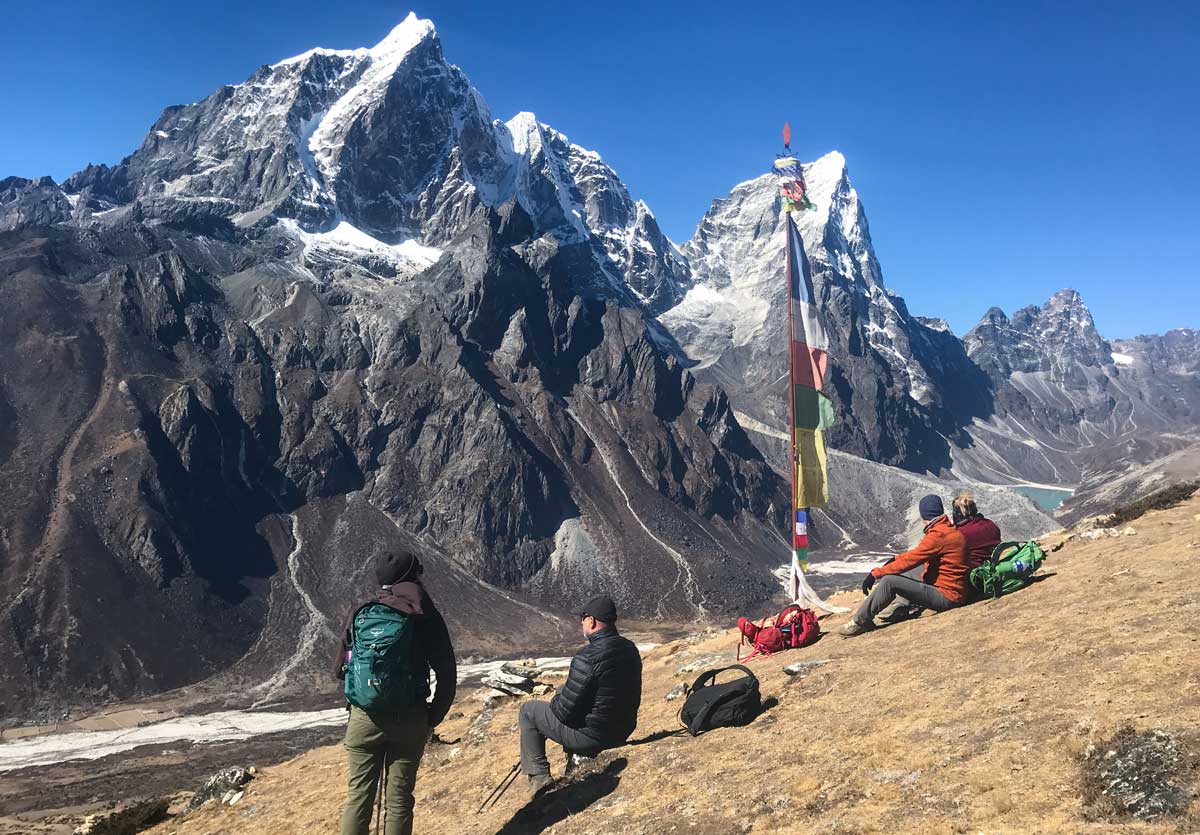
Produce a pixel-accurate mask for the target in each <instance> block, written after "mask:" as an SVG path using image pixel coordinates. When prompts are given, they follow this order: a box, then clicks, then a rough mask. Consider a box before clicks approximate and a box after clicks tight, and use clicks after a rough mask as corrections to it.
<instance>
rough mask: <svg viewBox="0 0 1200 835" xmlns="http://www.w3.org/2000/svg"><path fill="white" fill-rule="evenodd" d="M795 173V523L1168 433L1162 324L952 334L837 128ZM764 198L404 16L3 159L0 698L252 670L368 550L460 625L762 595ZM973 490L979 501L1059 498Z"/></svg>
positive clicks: (1105, 453) (843, 538)
mask: <svg viewBox="0 0 1200 835" xmlns="http://www.w3.org/2000/svg"><path fill="white" fill-rule="evenodd" d="M805 172H806V177H807V179H808V182H809V185H810V187H811V191H812V194H813V198H814V201H815V203H816V205H817V209H816V211H813V212H808V213H806V214H804V215H802V216H801V218H800V225H801V228H802V234H803V236H804V240H805V244H806V247H807V248H808V251H809V254H810V257H811V259H812V261H813V265H814V270H815V274H816V290H817V297H818V300H819V302H820V304H821V307H822V309H823V311H824V312H825V315H826V317H827V319H828V326H829V331H830V334H831V338H832V339H833V343H834V344H833V345H832V347H831V354H832V358H833V370H832V373H831V377H830V387H829V390H830V392H831V395H832V396H833V397H834V398H835V400H836V402H837V405H838V415H839V423H838V425H837V426H836V427H835V429H834V430H832V432H831V433H830V440H831V443H832V445H833V446H834V447H835V448H836V449H838V450H840V451H841V452H840V453H839V454H835V455H834V456H833V457H832V459H831V477H832V478H833V481H834V488H835V491H834V503H833V505H832V506H831V507H830V508H829V510H828V512H826V513H824V514H823V515H821V516H818V518H817V524H818V527H817V536H818V540H819V542H820V543H821V545H822V547H823V548H824V549H825V551H826V552H827V553H828V554H829V555H831V556H838V555H846V554H852V553H860V552H869V551H876V550H888V549H891V548H895V547H900V546H901V545H902V544H903V543H904V541H905V540H906V539H907V538H908V537H909V536H910V535H911V532H912V525H911V522H912V519H911V518H910V514H911V506H912V503H913V501H914V499H915V497H917V496H918V495H919V494H920V493H921V492H923V491H927V490H931V489H942V490H944V491H946V492H947V493H948V492H949V491H950V490H952V489H957V488H958V487H960V486H961V484H960V482H961V481H962V480H968V481H984V482H990V483H993V484H1008V483H1016V482H1025V481H1033V482H1039V483H1050V484H1061V485H1071V486H1073V485H1076V484H1079V483H1081V482H1082V481H1083V480H1084V479H1085V478H1087V477H1092V476H1094V475H1095V474H1096V473H1101V472H1110V471H1113V470H1114V468H1120V467H1125V466H1128V465H1133V464H1139V465H1141V464H1146V463H1148V462H1153V461H1155V460H1157V459H1158V458H1160V457H1161V456H1163V455H1164V454H1166V453H1168V452H1172V451H1174V450H1176V449H1182V448H1183V447H1184V446H1186V445H1187V444H1188V443H1189V442H1191V441H1194V440H1195V431H1196V415H1197V408H1198V407H1200V375H1198V374H1197V370H1198V368H1200V339H1198V338H1197V336H1196V333H1195V332H1191V331H1178V332H1172V333H1170V334H1167V335H1165V336H1161V337H1141V338H1139V339H1137V340H1132V341H1128V342H1120V343H1115V344H1109V343H1108V342H1106V341H1105V340H1103V339H1102V338H1101V337H1100V336H1099V335H1098V334H1097V333H1096V332H1095V328H1094V325H1093V324H1092V321H1091V316H1090V314H1088V312H1087V309H1086V307H1085V306H1084V305H1083V302H1082V300H1081V299H1079V297H1078V295H1077V294H1075V293H1074V292H1072V291H1063V292H1061V293H1059V294H1057V295H1056V296H1055V297H1054V298H1053V299H1051V301H1050V302H1049V303H1048V304H1047V305H1046V306H1045V307H1044V308H1041V309H1037V308H1027V309H1025V310H1022V311H1019V312H1018V313H1016V314H1014V315H1013V317H1012V319H1008V318H1007V317H1006V316H1005V315H1004V314H1003V313H1001V312H1000V311H998V310H995V309H993V310H991V311H989V312H988V314H987V315H986V316H985V317H984V319H983V321H982V322H981V323H980V325H979V326H977V327H976V328H975V329H974V330H973V331H972V332H971V333H970V334H968V335H967V336H966V337H965V338H964V339H962V340H960V339H958V338H957V337H956V336H954V335H953V334H952V333H950V331H949V329H948V328H946V327H945V325H944V323H941V322H939V321H937V320H931V319H925V318H922V317H917V316H914V315H912V314H910V313H909V311H908V310H907V308H906V306H905V304H904V301H903V299H901V298H900V297H899V296H897V295H895V294H894V293H892V292H891V291H889V290H887V289H886V288H885V287H884V285H883V280H882V271H881V269H880V266H879V263H878V261H877V259H876V257H875V255H874V252H873V249H872V246H871V240H870V233H869V230H868V227H867V221H866V215H865V213H864V210H863V208H862V205H861V203H860V202H859V199H858V195H857V193H856V192H855V190H854V188H853V187H852V186H851V184H850V180H849V176H848V174H847V171H846V166H845V161H844V159H843V158H842V157H841V155H840V154H837V153H832V154H829V155H827V156H825V157H823V158H822V159H820V160H818V161H817V162H815V163H812V164H811V165H808V166H806V168H805ZM780 223H781V221H780V219H779V213H778V209H777V207H776V205H775V190H774V184H773V182H772V181H771V178H770V177H760V178H757V179H754V180H750V181H747V182H745V183H742V184H740V185H738V186H736V187H735V188H734V189H733V190H732V191H731V192H730V194H729V195H728V196H726V197H724V198H720V199H718V200H716V201H714V203H713V206H712V208H711V209H710V210H709V212H708V213H707V214H706V215H705V216H704V218H703V219H702V221H701V222H700V225H699V226H698V228H697V231H696V234H695V235H694V236H693V238H692V239H691V240H690V241H687V242H685V243H683V244H682V245H678V246H677V245H676V244H674V243H673V242H671V241H670V240H668V239H667V238H666V237H665V236H664V235H663V233H662V232H661V231H660V229H659V228H658V224H657V222H656V221H655V218H654V215H653V213H652V212H651V210H650V208H649V207H648V206H646V205H645V203H643V202H641V201H635V200H633V199H632V197H631V195H630V193H629V190H628V189H627V188H626V186H625V185H624V184H623V183H622V181H621V180H620V178H619V177H618V176H617V174H616V173H615V172H614V171H613V170H612V169H611V168H610V167H609V166H608V165H606V164H605V163H604V161H603V160H602V158H601V157H600V156H599V155H598V154H596V153H595V152H593V151H590V150H587V149H585V148H583V147H581V146H579V145H576V144H574V143H572V142H570V141H569V140H568V139H567V137H565V136H563V135H562V134H561V133H559V132H557V131H555V130H553V129H552V128H550V127H549V126H547V125H545V124H542V123H540V122H538V121H537V119H536V118H535V117H534V116H532V115H531V114H527V113H522V114H518V115H517V116H515V117H513V118H512V119H510V120H508V121H507V122H502V121H499V120H495V119H493V118H492V116H491V114H490V113H489V111H488V109H487V106H486V104H485V103H484V100H483V98H482V97H481V96H480V95H479V93H478V92H477V91H476V90H475V89H474V88H473V87H471V85H470V83H469V82H468V81H467V79H466V78H465V76H464V75H463V74H462V72H461V71H460V70H459V69H458V68H457V67H455V66H453V65H451V64H449V63H448V62H447V61H446V59H445V58H444V56H443V53H442V47H441V43H440V41H439V39H438V37H437V35H436V33H435V32H434V29H433V26H432V24H430V23H429V22H428V21H422V20H419V19H417V18H415V17H413V16H410V17H409V18H408V19H406V20H405V21H404V22H403V23H401V24H400V25H399V26H398V27H397V28H396V29H395V30H394V31H393V32H392V33H391V34H389V35H388V37H387V38H385V39H384V40H383V41H382V42H381V43H380V44H378V45H377V46H375V47H372V48H370V49H357V50H326V49H316V50H312V51H310V52H308V53H305V54H304V55H300V56H297V57H295V58H291V59H288V60H285V61H281V62H279V63H276V64H273V65H270V66H264V67H262V68H260V69H259V70H258V71H257V72H256V73H255V74H254V75H252V76H251V77H250V78H249V79H247V80H246V81H245V82H243V83H241V84H238V85H234V86H226V87H222V88H220V89H219V90H217V91H216V92H215V93H213V94H212V95H211V96H209V97H208V98H206V99H204V100H203V101H200V102H197V103H194V104H190V105H183V106H175V107H170V108H168V109H167V110H166V111H164V113H163V114H162V116H161V117H160V118H159V119H158V121H156V122H155V124H154V125H152V126H151V128H150V131H149V132H148V134H147V136H146V139H145V141H144V142H143V143H142V145H141V147H140V148H138V149H137V150H136V151H135V152H134V153H133V154H131V155H130V156H129V157H127V158H126V159H124V160H122V161H121V162H120V163H119V164H117V165H114V166H107V165H93V166H89V167H87V168H86V169H84V170H83V171H80V172H79V173H77V174H75V175H73V176H71V177H70V178H68V179H67V180H66V181H65V182H64V183H62V184H58V183H55V182H53V181H52V180H50V179H49V178H42V179H36V180H25V179H21V178H13V177H10V178H8V179H6V180H2V181H0V311H2V312H0V369H3V373H2V375H0V473H2V474H3V479H2V481H0V484H2V486H0V490H3V494H2V498H3V501H2V502H0V609H2V610H3V613H4V620H3V626H0V652H3V653H4V654H5V655H6V656H7V657H9V658H12V659H18V661H17V662H16V663H13V664H6V665H5V666H4V668H3V671H0V697H3V699H4V701H5V705H6V708H5V711H6V712H12V711H19V710H26V709H28V708H29V707H31V706H33V705H37V704H47V703H53V702H61V701H71V700H74V701H80V702H83V701H89V700H100V699H106V698H113V697H123V696H128V695H132V694H137V693H145V692H151V691H156V690H163V689H167V688H172V687H176V686H180V685H183V684H187V683H190V682H194V681H196V680H198V679H201V678H204V677H207V676H210V675H213V674H216V673H220V674H221V675H222V676H224V677H225V678H224V680H225V681H227V682H229V684H230V692H235V691H236V692H238V693H240V694H243V695H244V694H247V693H248V694H249V695H250V696H253V697H254V698H255V699H258V700H265V699H269V698H273V697H275V696H276V695H278V694H281V693H285V692H287V691H288V690H289V688H294V687H295V686H298V685H299V684H302V683H303V682H305V681H307V680H308V676H309V675H310V674H311V673H312V671H313V670H315V669H317V668H318V667H320V666H321V665H322V664H323V661H324V652H325V650H326V649H327V648H328V646H329V643H330V641H331V636H332V631H333V628H332V624H333V623H334V622H335V621H336V620H337V619H338V618H339V617H340V615H341V612H342V610H343V609H344V608H345V607H346V606H347V605H348V604H349V603H350V602H351V600H353V599H354V598H355V597H356V596H357V595H358V594H359V593H360V592H361V591H362V590H363V589H364V588H367V587H369V582H368V581H369V576H368V574H369V572H368V571H367V569H366V568H365V566H366V565H367V563H368V561H369V559H370V558H371V557H372V556H374V555H376V554H378V553H380V552H381V551H383V550H384V549H388V548H398V547H407V548H412V549H414V550H416V551H418V552H419V553H420V554H421V555H422V558H423V559H424V560H425V561H426V562H427V564H428V566H429V571H428V574H427V577H428V579H429V582H430V584H431V586H432V588H433V591H434V593H435V595H436V596H437V597H439V598H440V599H442V600H444V601H445V602H446V606H445V608H446V610H447V613H448V615H449V617H450V618H451V622H452V626H453V628H454V630H455V633H456V636H457V638H458V640H459V643H460V646H461V647H462V648H463V649H464V650H466V651H470V652H475V653H483V654H488V653H490V654H496V653H500V652H503V651H512V650H514V649H517V648H520V647H523V646H545V645H547V644H550V643H554V642H557V641H560V640H563V639H564V638H565V636H566V635H567V634H568V633H569V628H570V624H564V622H563V621H562V620H560V619H559V618H557V617H556V616H555V615H554V612H555V611H561V610H562V609H564V608H565V607H566V606H567V604H570V603H574V602H577V601H579V600H581V599H582V598H584V597H587V596H588V595H589V594H591V593H592V592H593V591H594V590H595V589H596V588H600V587H603V588H606V589H608V590H610V591H612V592H613V593H614V594H615V596H616V597H617V598H618V600H619V602H620V604H621V605H622V607H623V608H624V610H625V611H626V612H627V613H628V614H629V615H630V616H637V617H644V618H659V619H667V620H688V619H693V618H698V617H701V618H702V617H709V618H713V619H715V620H718V621H724V620H728V619H729V618H730V617H732V616H733V614H734V613H735V612H738V611H743V610H745V609H747V607H754V606H758V605H761V604H763V603H764V602H765V601H766V600H767V599H768V598H770V597H771V596H772V595H773V594H775V593H776V592H777V590H778V585H777V582H776V580H775V578H774V577H773V576H772V571H773V570H774V569H775V568H777V567H778V565H779V564H780V563H782V562H783V561H784V559H785V557H786V548H785V545H784V539H783V536H784V532H785V531H786V528H787V515H788V498H787V490H788V487H787V482H786V475H785V474H784V472H785V469H786V464H785V461H784V459H785V457H786V453H785V451H784V445H783V443H782V442H781V441H780V438H779V434H780V432H781V431H782V430H783V429H784V428H785V427H786V417H785V411H784V409H785V405H784V404H785V401H784V392H783V387H782V386H781V375H783V374H784V373H785V370H786V369H785V348H784V345H785V344H786V340H785V339H784V331H783V328H784V327H785V326H786V309H785V304H784V290H785V287H784V282H783V278H782V261H781V257H780V251H781V246H780V241H781V226H780ZM981 306H982V305H981ZM977 489H980V490H981V491H982V493H983V494H984V496H985V500H986V503H987V508H986V509H987V510H988V511H989V513H991V514H993V515H995V516H997V517H998V518H1000V519H1001V521H1002V522H1003V523H1004V524H1005V526H1006V529H1007V531H1009V532H1011V533H1012V535H1014V536H1024V535H1033V534H1036V533H1038V532H1040V531H1042V530H1045V529H1046V528H1048V527H1050V526H1051V525H1052V524H1053V522H1052V520H1051V519H1049V518H1048V517H1046V516H1045V515H1043V514H1041V513H1040V512H1038V511H1037V510H1036V508H1034V506H1033V505H1032V504H1031V503H1030V502H1029V501H1028V500H1026V499H1024V498H1022V497H1020V496H1018V495H1016V494H1015V493H1013V492H1012V491H1008V490H1004V489H1000V488H987V487H981V488H977Z"/></svg>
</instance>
